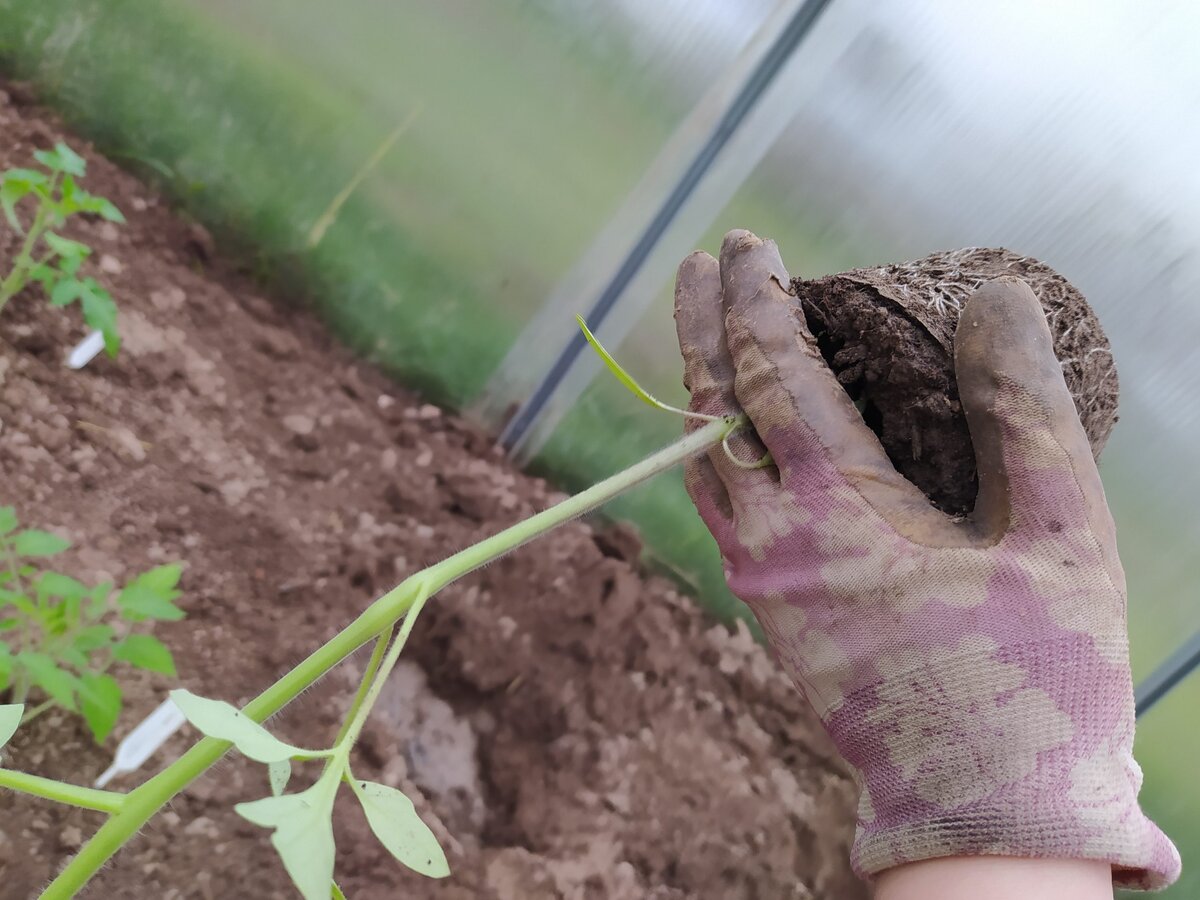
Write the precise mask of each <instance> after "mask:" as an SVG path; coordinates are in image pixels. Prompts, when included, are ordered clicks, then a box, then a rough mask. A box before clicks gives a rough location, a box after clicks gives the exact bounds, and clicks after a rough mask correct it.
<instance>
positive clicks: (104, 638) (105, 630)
mask: <svg viewBox="0 0 1200 900" xmlns="http://www.w3.org/2000/svg"><path fill="white" fill-rule="evenodd" d="M112 639H113V630H112V626H110V625H89V626H88V627H87V628H84V629H83V630H82V631H80V632H79V633H78V634H77V635H75V640H74V642H73V643H74V644H75V649H76V650H79V651H80V652H81V653H91V652H92V651H93V650H99V649H100V648H101V647H103V646H105V645H106V644H108V642H109V641H111V640H112Z"/></svg>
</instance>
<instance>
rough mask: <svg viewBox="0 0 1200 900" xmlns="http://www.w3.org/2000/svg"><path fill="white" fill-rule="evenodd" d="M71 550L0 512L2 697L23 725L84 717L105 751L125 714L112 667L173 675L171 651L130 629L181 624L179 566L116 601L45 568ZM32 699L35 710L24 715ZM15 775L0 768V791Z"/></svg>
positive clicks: (139, 582) (140, 581) (147, 576)
mask: <svg viewBox="0 0 1200 900" xmlns="http://www.w3.org/2000/svg"><path fill="white" fill-rule="evenodd" d="M69 546H70V544H69V543H68V542H67V541H65V540H63V539H62V538H60V537H58V536H57V535H54V534H50V533H49V532H46V531H38V530H37V529H33V528H27V529H25V530H23V531H17V516H16V513H15V512H14V511H13V508H12V507H11V506H3V507H0V692H4V691H6V692H8V694H9V696H10V699H11V701H12V703H11V704H10V705H9V706H8V707H7V709H8V715H9V716H10V717H11V716H12V715H13V710H15V709H20V710H22V715H21V716H20V718H19V720H18V721H19V722H28V721H29V720H30V719H32V718H34V717H35V716H38V715H40V714H41V713H43V712H45V711H46V710H49V709H53V708H55V707H58V708H60V709H65V710H67V711H68V712H71V713H76V714H78V715H81V716H83V719H84V721H85V722H87V725H88V728H89V729H90V730H91V732H92V736H93V737H94V738H95V739H96V743H101V742H103V741H104V739H105V738H106V737H108V735H109V733H110V732H111V731H112V729H113V726H114V725H115V724H116V723H117V718H118V717H119V716H120V714H121V704H122V699H121V685H120V683H119V682H118V680H117V679H116V678H115V677H114V676H113V675H111V674H110V670H111V669H112V668H113V667H114V666H116V665H117V664H125V665H129V666H133V667H135V668H140V669H148V670H150V671H152V672H159V673H161V674H163V675H170V676H174V675H175V662H174V660H173V659H172V658H171V651H170V650H168V649H167V648H166V647H165V646H163V644H162V643H161V642H160V641H159V640H158V639H157V638H155V637H153V636H152V635H149V634H141V633H136V632H134V631H133V630H132V629H133V626H134V625H135V624H137V623H139V622H144V621H148V620H153V619H161V620H169V621H175V620H178V619H182V618H183V616H184V613H183V610H182V609H180V608H179V607H178V606H176V605H175V604H174V603H173V602H172V601H174V599H175V598H176V597H178V596H179V593H178V591H176V590H175V585H176V583H177V582H178V581H179V566H177V565H169V566H159V567H158V568H156V569H151V570H150V571H149V572H145V573H143V574H141V575H138V576H137V577H136V578H134V579H133V580H132V581H130V582H129V583H128V584H127V585H125V587H123V588H122V589H121V590H120V591H117V592H116V593H115V595H114V589H113V585H112V584H110V583H103V584H98V585H95V586H94V587H88V586H87V585H85V584H83V583H82V582H79V581H76V580H75V579H74V578H71V577H69V576H67V575H63V574H60V573H59V572H55V571H53V570H52V569H47V568H45V567H44V566H43V565H41V561H42V560H44V559H47V558H49V557H52V556H55V555H57V554H59V553H61V552H62V551H64V550H66V549H67V548H68V547H69ZM32 692H37V694H38V695H39V697H38V699H39V702H38V703H37V704H36V705H34V706H32V707H30V708H29V709H28V710H26V709H25V703H26V701H27V700H28V699H29V697H30V695H31V693H32ZM11 774H12V773H9V772H7V771H5V770H3V769H0V785H6V784H7V783H8V781H7V779H8V778H9V776H10V775H11Z"/></svg>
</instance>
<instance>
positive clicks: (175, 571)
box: [130, 563, 183, 600]
mask: <svg viewBox="0 0 1200 900" xmlns="http://www.w3.org/2000/svg"><path fill="white" fill-rule="evenodd" d="M181 575H183V567H182V566H181V565H179V563H167V564H166V565H164V566H155V567H154V568H153V569H149V570H147V571H145V572H143V573H142V574H141V575H139V576H137V578H135V579H134V580H133V581H132V582H130V583H131V584H139V585H141V586H143V587H145V588H148V589H150V590H154V591H157V592H158V593H160V594H163V595H164V596H167V595H169V596H168V599H172V600H173V599H174V598H175V597H178V596H179V594H177V593H174V591H175V589H176V588H177V587H178V586H179V578H180V576H181Z"/></svg>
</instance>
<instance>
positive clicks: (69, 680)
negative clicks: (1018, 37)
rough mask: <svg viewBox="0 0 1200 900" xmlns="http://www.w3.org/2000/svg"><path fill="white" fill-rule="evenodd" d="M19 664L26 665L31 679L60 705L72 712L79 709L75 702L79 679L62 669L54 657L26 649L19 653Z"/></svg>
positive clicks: (25, 667)
mask: <svg viewBox="0 0 1200 900" xmlns="http://www.w3.org/2000/svg"><path fill="white" fill-rule="evenodd" d="M17 665H19V666H22V667H24V669H25V671H27V672H28V673H29V677H30V680H31V681H32V682H33V683H34V684H35V685H37V686H38V687H39V688H41V689H42V690H43V691H45V692H46V695H47V696H48V697H50V699H52V700H53V701H54V702H55V703H57V704H58V705H59V706H61V707H63V708H64V709H69V710H71V711H72V712H75V711H76V710H77V709H78V707H77V706H76V704H75V689H76V687H77V686H78V683H79V679H78V678H76V677H75V676H74V675H72V674H71V673H70V672H67V671H65V670H63V669H60V668H59V667H58V665H57V664H56V663H55V662H54V659H53V657H51V656H49V655H47V654H45V653H36V652H34V651H26V652H24V653H18V654H17Z"/></svg>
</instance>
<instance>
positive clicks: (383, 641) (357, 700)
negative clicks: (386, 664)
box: [333, 627, 395, 747]
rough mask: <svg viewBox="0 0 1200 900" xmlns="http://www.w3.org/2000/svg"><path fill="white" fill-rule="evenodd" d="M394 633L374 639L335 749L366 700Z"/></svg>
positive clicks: (335, 742)
mask: <svg viewBox="0 0 1200 900" xmlns="http://www.w3.org/2000/svg"><path fill="white" fill-rule="evenodd" d="M394 631H395V628H394V627H392V628H389V629H388V630H387V631H385V632H384V633H383V634H381V635H380V636H379V637H378V638H376V639H375V649H374V650H372V651H371V658H370V660H368V661H367V668H366V671H365V672H363V677H362V681H360V682H359V683H358V691H356V692H355V694H354V700H353V701H351V703H350V709H349V710H347V712H346V718H345V719H343V720H342V727H341V728H340V729H339V730H338V736H337V738H336V739H335V740H334V742H333V745H334V746H335V747H336V746H337V745H338V744H340V743H341V742H342V740H343V738H345V737H346V732H348V731H349V730H350V723H351V722H353V721H354V717H355V716H356V715H358V710H359V707H361V706H362V704H363V700H365V699H366V697H367V691H369V690H370V689H371V684H372V682H374V680H375V673H376V672H378V671H379V664H380V663H381V662H383V654H384V653H386V652H387V648H388V641H390V640H391V639H392V633H393V632H394Z"/></svg>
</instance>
